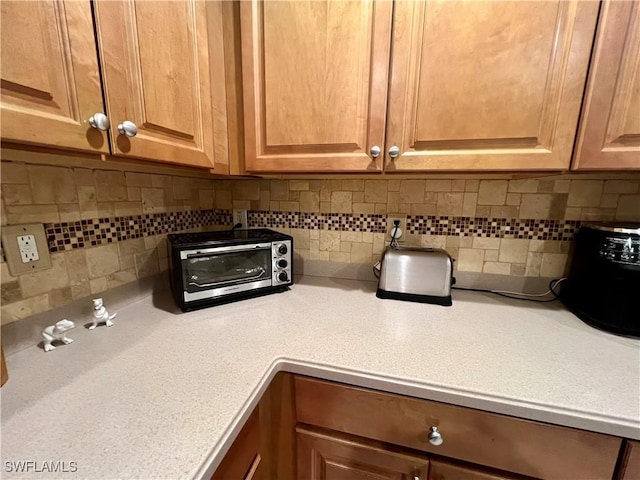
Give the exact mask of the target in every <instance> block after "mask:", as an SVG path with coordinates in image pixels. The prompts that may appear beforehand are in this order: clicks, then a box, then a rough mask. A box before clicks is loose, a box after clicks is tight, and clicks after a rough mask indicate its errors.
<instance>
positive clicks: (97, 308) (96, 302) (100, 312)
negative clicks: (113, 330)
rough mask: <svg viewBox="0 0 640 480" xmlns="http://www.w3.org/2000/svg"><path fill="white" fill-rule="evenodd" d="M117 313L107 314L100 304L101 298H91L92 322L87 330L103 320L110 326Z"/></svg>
mask: <svg viewBox="0 0 640 480" xmlns="http://www.w3.org/2000/svg"><path fill="white" fill-rule="evenodd" d="M116 315H118V314H117V313H114V314H113V315H109V312H108V311H107V309H106V307H105V306H104V305H103V304H102V298H94V299H93V324H92V325H91V326H90V327H89V330H93V329H94V328H96V327H97V326H98V324H99V323H100V322H104V323H105V325H106V326H107V327H112V326H113V322H112V321H111V320H113V319H114V318H115V317H116Z"/></svg>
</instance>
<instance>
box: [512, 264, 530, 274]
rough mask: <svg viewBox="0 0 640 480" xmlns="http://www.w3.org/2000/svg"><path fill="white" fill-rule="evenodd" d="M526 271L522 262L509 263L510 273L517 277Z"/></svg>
mask: <svg viewBox="0 0 640 480" xmlns="http://www.w3.org/2000/svg"><path fill="white" fill-rule="evenodd" d="M526 272H527V267H526V265H525V264H523V263H512V264H511V273H510V275H515V276H518V277H522V276H524V275H525V273H526Z"/></svg>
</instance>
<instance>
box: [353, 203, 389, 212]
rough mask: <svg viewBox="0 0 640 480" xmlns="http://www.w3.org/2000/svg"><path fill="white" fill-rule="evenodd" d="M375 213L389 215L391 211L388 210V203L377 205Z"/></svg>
mask: <svg viewBox="0 0 640 480" xmlns="http://www.w3.org/2000/svg"><path fill="white" fill-rule="evenodd" d="M354 213H355V212H354ZM374 213H376V214H380V215H386V214H387V213H389V210H388V209H387V204H386V203H376V204H375V210H374Z"/></svg>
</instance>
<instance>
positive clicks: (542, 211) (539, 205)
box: [520, 193, 553, 218]
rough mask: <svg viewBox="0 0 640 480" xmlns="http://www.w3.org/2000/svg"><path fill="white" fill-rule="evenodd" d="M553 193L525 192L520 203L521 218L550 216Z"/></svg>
mask: <svg viewBox="0 0 640 480" xmlns="http://www.w3.org/2000/svg"><path fill="white" fill-rule="evenodd" d="M552 199H553V195H552V194H550V193H525V194H523V195H522V202H521V203H520V218H549V213H550V212H551V202H552Z"/></svg>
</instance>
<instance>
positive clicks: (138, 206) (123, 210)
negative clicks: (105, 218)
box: [113, 202, 142, 216]
mask: <svg viewBox="0 0 640 480" xmlns="http://www.w3.org/2000/svg"><path fill="white" fill-rule="evenodd" d="M113 206H114V208H115V213H116V215H117V216H126V215H141V214H142V202H115V203H114V204H113Z"/></svg>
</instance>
